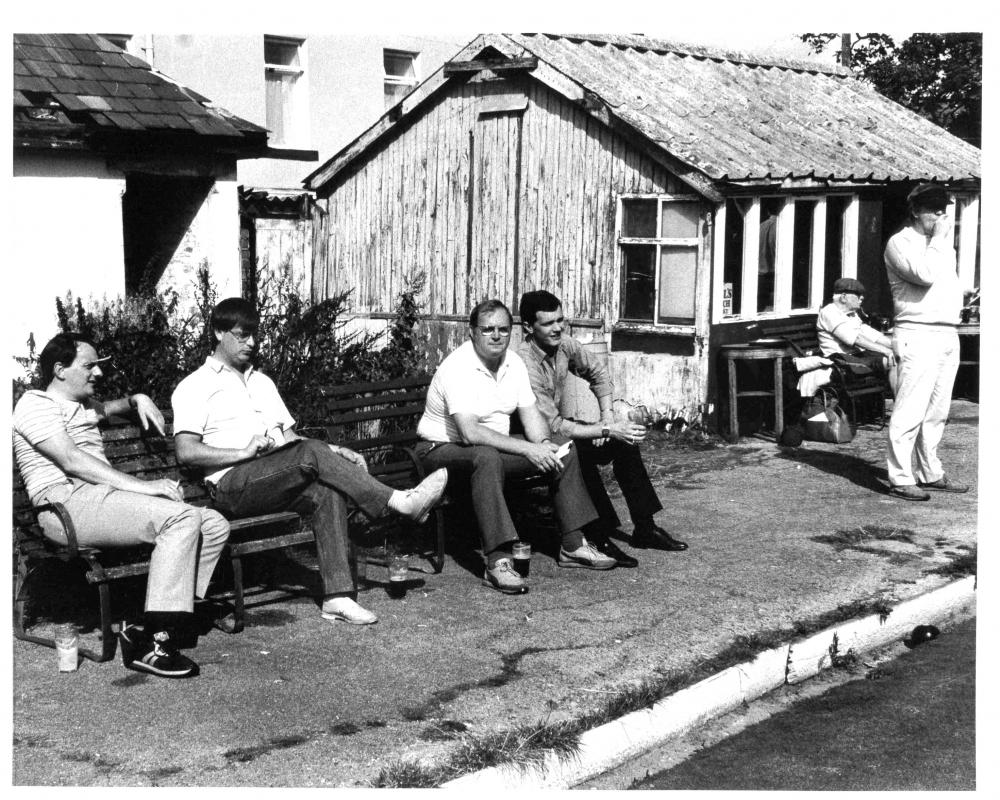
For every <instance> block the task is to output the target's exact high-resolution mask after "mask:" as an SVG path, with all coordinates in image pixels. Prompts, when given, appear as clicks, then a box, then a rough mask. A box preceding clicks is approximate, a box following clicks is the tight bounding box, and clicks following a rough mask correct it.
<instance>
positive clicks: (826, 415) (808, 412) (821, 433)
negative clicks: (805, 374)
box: [802, 391, 854, 444]
mask: <svg viewBox="0 0 1000 800" xmlns="http://www.w3.org/2000/svg"><path fill="white" fill-rule="evenodd" d="M802 427H803V429H804V432H805V438H806V439H808V440H809V441H811V442H830V443H831V444H846V443H847V442H849V441H851V440H852V439H853V438H854V431H853V430H851V424H850V422H849V421H848V419H847V414H845V413H844V409H842V408H841V407H840V404H839V403H838V402H837V398H836V397H834V396H833V395H832V394H831V393H830V392H824V391H820V392H819V393H817V394H816V395H815V396H814V397H810V398H809V399H808V400H807V401H806V405H805V408H804V409H803V410H802Z"/></svg>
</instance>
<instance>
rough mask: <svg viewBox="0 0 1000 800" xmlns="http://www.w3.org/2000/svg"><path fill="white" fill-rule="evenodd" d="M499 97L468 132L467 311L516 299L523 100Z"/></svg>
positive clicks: (518, 268)
mask: <svg viewBox="0 0 1000 800" xmlns="http://www.w3.org/2000/svg"><path fill="white" fill-rule="evenodd" d="M498 97H500V95H492V96H490V97H489V98H484V101H486V100H488V101H489V102H484V107H483V109H482V110H481V111H480V112H479V115H478V117H477V119H476V122H475V124H474V126H473V128H472V130H471V131H470V134H469V148H470V154H469V155H470V158H469V163H470V165H471V175H470V180H469V185H470V191H469V198H468V200H469V223H468V224H469V229H468V249H467V257H466V268H467V270H468V281H467V284H466V286H467V297H466V300H467V304H466V305H467V307H468V308H472V306H474V305H475V304H476V303H478V302H479V301H480V300H484V299H487V298H494V297H495V298H499V299H501V300H503V301H504V302H505V303H507V304H508V305H510V306H511V308H512V309H514V308H515V305H516V302H517V299H518V298H519V297H520V287H519V285H518V284H519V271H520V265H519V263H518V261H519V253H518V212H519V194H520V172H521V163H520V162H521V127H522V126H521V122H522V115H523V111H524V108H525V107H526V105H527V100H526V99H525V98H524V95H523V94H519V95H518V97H519V98H520V100H519V101H518V102H517V103H510V102H500V101H498V100H497V98H498ZM511 105H515V107H514V108H513V109H512V108H511ZM515 313H516V311H515Z"/></svg>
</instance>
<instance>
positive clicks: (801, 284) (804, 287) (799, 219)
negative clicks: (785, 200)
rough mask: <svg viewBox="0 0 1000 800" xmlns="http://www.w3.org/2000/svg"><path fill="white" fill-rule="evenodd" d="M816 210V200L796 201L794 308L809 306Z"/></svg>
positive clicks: (793, 261)
mask: <svg viewBox="0 0 1000 800" xmlns="http://www.w3.org/2000/svg"><path fill="white" fill-rule="evenodd" d="M815 210H816V201H815V200H798V201H796V203H795V234H794V237H793V241H792V308H809V283H810V277H811V275H812V247H813V212H814V211H815Z"/></svg>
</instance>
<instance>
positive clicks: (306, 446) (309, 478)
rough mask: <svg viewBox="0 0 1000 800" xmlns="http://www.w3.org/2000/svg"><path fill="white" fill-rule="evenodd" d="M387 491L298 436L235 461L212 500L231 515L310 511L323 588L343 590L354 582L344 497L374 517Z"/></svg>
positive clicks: (328, 591)
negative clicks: (248, 459) (273, 448)
mask: <svg viewBox="0 0 1000 800" xmlns="http://www.w3.org/2000/svg"><path fill="white" fill-rule="evenodd" d="M392 492H393V490H392V487H390V486H386V485H385V484H384V483H382V482H381V481H378V480H376V479H375V478H373V477H372V476H371V475H369V474H368V473H367V472H365V470H363V469H362V468H361V467H359V466H358V465H357V464H355V463H354V462H353V461H349V460H348V459H346V458H344V457H343V456H342V455H338V454H337V453H334V452H333V451H332V450H331V449H330V447H329V446H328V445H326V444H324V443H323V442H320V441H318V440H316V439H302V440H300V441H298V442H295V443H294V444H291V445H286V446H284V447H281V448H279V449H277V450H275V451H274V452H271V453H264V454H263V455H261V456H258V457H257V458H255V459H253V460H252V461H247V462H245V463H243V464H237V465H236V466H235V467H233V468H232V469H231V470H229V471H228V472H227V473H226V474H225V475H223V476H222V478H221V479H220V480H219V483H218V485H217V486H216V488H215V496H214V497H213V503H214V505H215V507H216V508H218V509H219V510H220V511H221V512H222V513H223V514H226V515H227V516H231V517H249V516H253V515H255V514H267V513H271V512H274V511H285V510H286V509H287V510H291V511H297V512H300V513H304V514H306V513H307V514H312V518H313V530H314V532H315V534H316V552H317V554H318V556H319V572H320V577H321V578H322V581H323V592H324V594H349V593H351V592H353V591H354V590H355V589H356V587H355V585H354V577H353V575H352V573H351V559H350V554H351V548H350V539H349V538H348V527H347V501H348V500H351V501H353V502H354V503H355V504H356V505H357V506H358V508H360V509H361V510H362V511H363V512H364V513H365V514H367V515H368V516H369V517H371V518H373V519H374V518H375V517H377V516H379V515H380V514H381V513H382V512H383V511H385V507H386V504H387V503H388V502H389V497H390V496H391V495H392Z"/></svg>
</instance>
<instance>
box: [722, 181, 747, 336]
mask: <svg viewBox="0 0 1000 800" xmlns="http://www.w3.org/2000/svg"><path fill="white" fill-rule="evenodd" d="M746 205H747V203H746V201H740V200H727V201H726V257H725V265H724V266H723V269H722V282H723V287H722V289H723V292H722V293H723V309H722V314H723V316H735V315H737V314H739V313H740V300H741V295H742V291H743V215H744V214H745V213H746ZM727 293H731V298H730V299H731V301H732V302H731V304H729V305H727V303H726V299H727V298H726V297H725V295H726V294H727Z"/></svg>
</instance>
